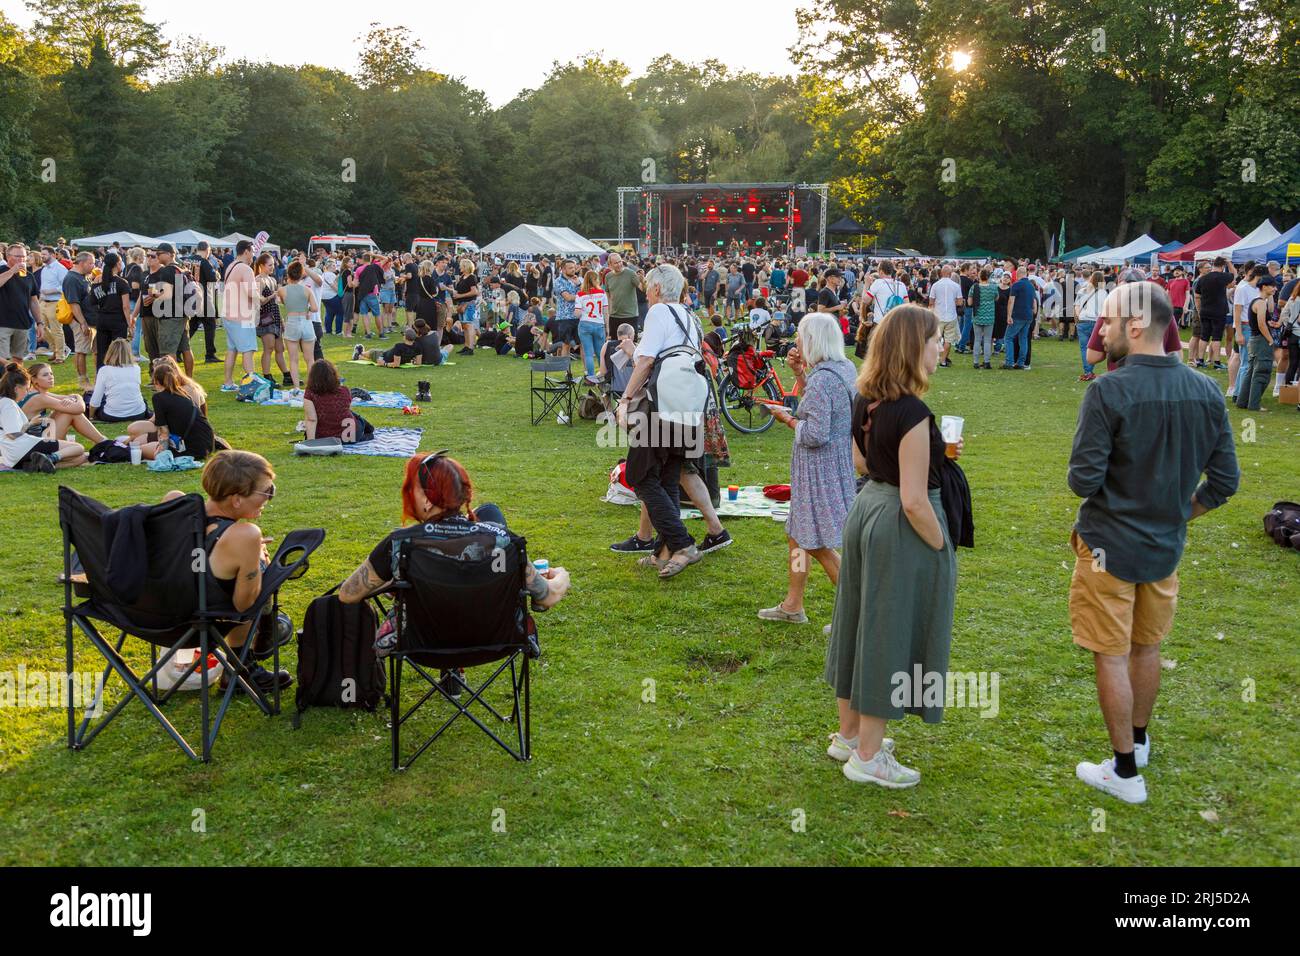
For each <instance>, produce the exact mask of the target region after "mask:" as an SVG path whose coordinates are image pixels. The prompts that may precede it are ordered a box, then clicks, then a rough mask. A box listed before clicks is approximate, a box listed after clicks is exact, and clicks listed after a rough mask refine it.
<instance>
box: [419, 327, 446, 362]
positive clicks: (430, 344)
mask: <svg viewBox="0 0 1300 956" xmlns="http://www.w3.org/2000/svg"><path fill="white" fill-rule="evenodd" d="M415 350H416V352H417V353H419V356H420V364H421V365H441V364H442V336H441V335H439V334H438V333H437V332H429V333H427V334H426V335H421V336H420V337H419V338H418V339H416V340H415Z"/></svg>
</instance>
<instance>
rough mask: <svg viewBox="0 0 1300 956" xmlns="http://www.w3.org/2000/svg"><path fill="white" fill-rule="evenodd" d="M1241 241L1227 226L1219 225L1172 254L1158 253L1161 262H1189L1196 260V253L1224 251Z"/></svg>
mask: <svg viewBox="0 0 1300 956" xmlns="http://www.w3.org/2000/svg"><path fill="white" fill-rule="evenodd" d="M1240 239H1241V236H1239V235H1237V234H1236V233H1235V232H1233V231H1232V230H1231V229H1229V228H1228V226H1227V224H1225V223H1222V222H1221V223H1219V224H1218V225H1217V226H1215V227H1214V228H1213V229H1211V230H1210V231H1209V232H1207V233H1205V234H1204V235H1200V236H1197V237H1196V238H1195V239H1193V240H1192V241H1191V242H1189V243H1188V244H1187V245H1185V246H1181V247H1179V248H1178V249H1175V250H1174V251H1173V252H1162V253H1160V261H1161V262H1191V261H1192V260H1194V259H1195V258H1196V253H1198V252H1199V251H1201V250H1202V249H1226V248H1227V247H1228V246H1230V245H1232V244H1233V243H1234V242H1237V241H1238V240H1240Z"/></svg>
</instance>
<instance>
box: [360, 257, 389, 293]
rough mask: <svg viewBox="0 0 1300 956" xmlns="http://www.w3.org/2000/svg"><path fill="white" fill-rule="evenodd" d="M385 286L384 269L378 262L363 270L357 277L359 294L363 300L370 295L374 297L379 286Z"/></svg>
mask: <svg viewBox="0 0 1300 956" xmlns="http://www.w3.org/2000/svg"><path fill="white" fill-rule="evenodd" d="M383 284H384V268H383V266H381V265H380V264H379V263H377V262H372V263H370V265H368V266H366V267H365V268H364V269H362V270H361V274H360V275H359V276H357V294H358V295H359V296H361V297H362V298H365V297H366V296H368V295H374V294H375V292H376V290H377V289H378V287H379V286H382V285H383Z"/></svg>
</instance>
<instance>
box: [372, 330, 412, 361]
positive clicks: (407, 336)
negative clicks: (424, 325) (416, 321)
mask: <svg viewBox="0 0 1300 956" xmlns="http://www.w3.org/2000/svg"><path fill="white" fill-rule="evenodd" d="M417 338H419V336H418V335H417V334H416V332H415V329H414V328H412V327H411V326H409V325H408V326H407V327H406V330H405V331H404V332H403V333H402V339H403V341H401V342H398V343H397V344H396V345H394V346H393V347H392V348H391V349H388V350H386V351H385V350H382V349H371V350H370V361H372V362H374V363H375V364H376V365H379V366H382V367H383V368H401V367H402V366H403V365H405V364H407V363H411V364H418V362H417V359H419V357H420V350H419V349H418V348H417V347H416V345H415V340H416V339H417Z"/></svg>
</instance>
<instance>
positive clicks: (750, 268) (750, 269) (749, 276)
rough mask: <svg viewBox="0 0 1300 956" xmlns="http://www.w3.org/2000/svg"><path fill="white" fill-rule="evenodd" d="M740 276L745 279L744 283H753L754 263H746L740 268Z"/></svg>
mask: <svg viewBox="0 0 1300 956" xmlns="http://www.w3.org/2000/svg"><path fill="white" fill-rule="evenodd" d="M740 274H741V275H743V276H744V277H745V281H746V282H753V281H754V263H752V262H746V263H745V264H744V265H742V266H741V267H740Z"/></svg>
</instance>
